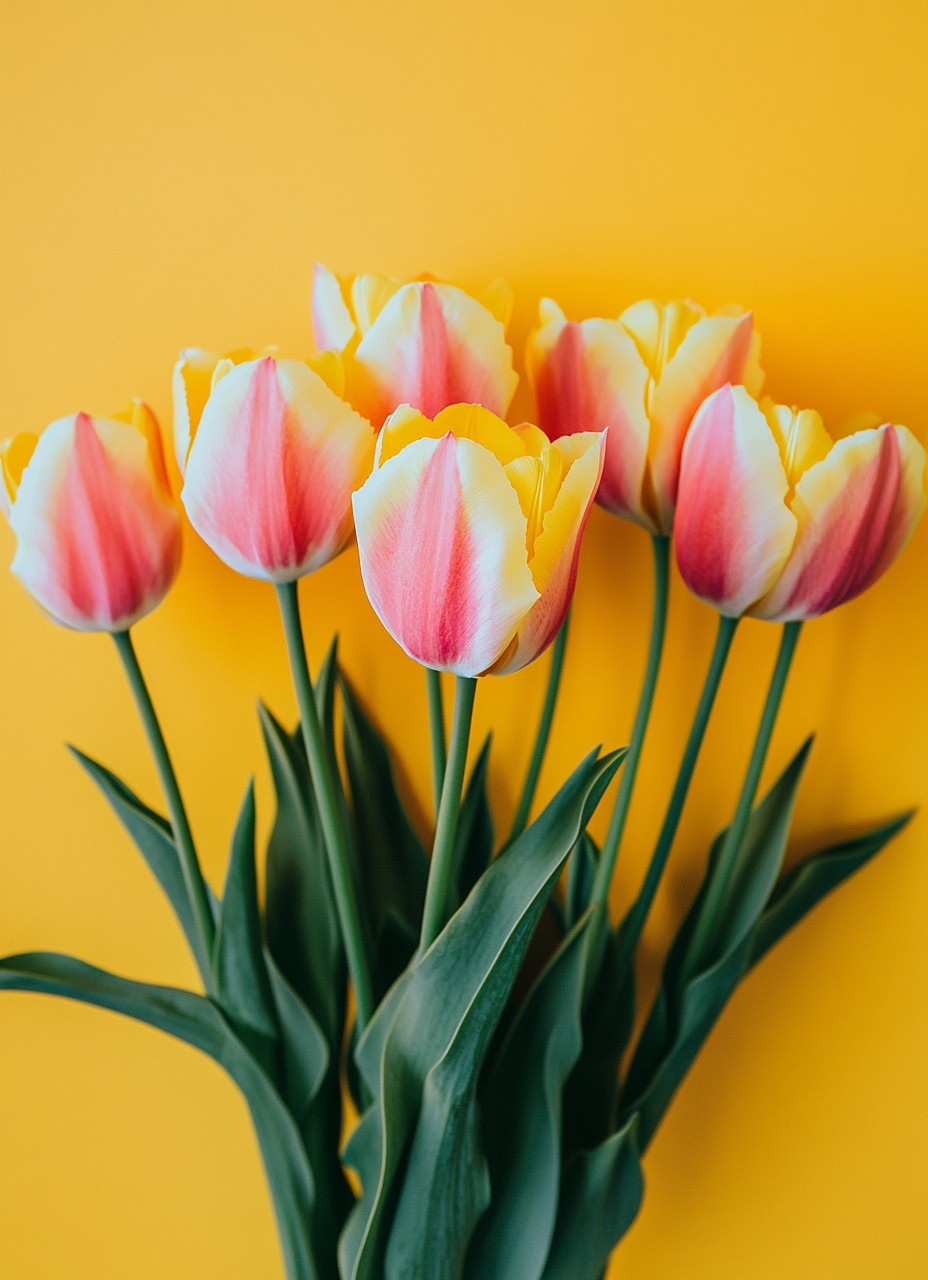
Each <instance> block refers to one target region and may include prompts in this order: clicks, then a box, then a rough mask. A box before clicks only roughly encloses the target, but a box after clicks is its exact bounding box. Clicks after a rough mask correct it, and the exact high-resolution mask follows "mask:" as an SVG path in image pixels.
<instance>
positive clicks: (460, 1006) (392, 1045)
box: [342, 752, 623, 1280]
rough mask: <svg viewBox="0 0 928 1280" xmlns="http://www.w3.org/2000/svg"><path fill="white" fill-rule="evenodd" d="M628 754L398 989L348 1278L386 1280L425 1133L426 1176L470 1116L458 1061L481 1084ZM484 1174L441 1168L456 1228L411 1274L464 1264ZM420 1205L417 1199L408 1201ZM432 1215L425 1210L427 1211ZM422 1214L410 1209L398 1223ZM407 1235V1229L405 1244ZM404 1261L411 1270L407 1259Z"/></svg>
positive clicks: (501, 868)
mask: <svg viewBox="0 0 928 1280" xmlns="http://www.w3.org/2000/svg"><path fill="white" fill-rule="evenodd" d="M622 756H623V753H622V752H615V753H613V754H612V755H610V756H607V757H605V758H604V759H603V760H597V759H596V756H595V753H593V754H591V755H590V756H588V757H587V758H586V759H585V760H584V761H583V762H582V763H581V764H580V766H579V767H578V768H577V769H576V770H575V772H574V773H573V775H572V776H571V777H570V778H569V779H568V780H567V782H566V783H565V784H564V786H563V787H562V788H561V790H560V791H559V792H558V794H557V795H556V796H555V798H554V799H553V800H552V801H551V803H550V804H549V805H548V807H547V808H546V809H545V811H544V812H543V813H542V814H541V816H540V817H539V818H538V819H537V820H536V821H535V822H534V823H533V824H532V826H531V827H530V828H529V829H528V830H527V831H526V832H525V833H524V834H523V835H522V836H521V837H520V838H519V839H518V840H517V841H516V842H515V843H514V844H513V845H512V846H511V847H510V848H509V849H508V850H507V851H506V852H505V854H503V855H501V856H500V857H499V858H497V859H496V861H495V862H493V863H491V864H490V866H489V868H488V869H487V871H486V872H485V873H484V875H483V876H482V877H481V879H480V880H479V881H478V883H477V885H476V886H475V887H474V889H473V890H472V892H471V894H470V895H469V897H468V898H467V901H466V902H465V903H464V905H463V906H462V907H461V908H460V910H459V911H457V912H456V913H455V915H453V916H452V917H451V919H450V920H449V922H448V924H447V925H446V926H445V928H444V929H443V930H442V932H441V934H440V935H439V936H438V938H437V939H436V940H435V942H434V943H433V944H432V946H431V947H430V948H429V950H428V951H427V952H426V953H425V955H424V956H422V957H421V959H419V961H418V963H417V964H416V965H414V966H413V967H412V968H411V969H410V970H408V971H407V973H406V974H405V975H404V976H403V978H402V979H401V980H400V982H398V983H397V984H396V986H395V987H394V988H393V990H392V991H391V992H390V993H389V995H388V997H387V999H386V1000H385V1001H384V1003H383V1005H382V1006H381V1008H380V1009H379V1010H378V1012H377V1014H376V1015H375V1017H374V1019H373V1020H372V1021H371V1023H370V1024H369V1026H368V1028H367V1029H366V1031H365V1034H364V1036H363V1037H362V1039H361V1042H360V1044H359V1046H358V1052H357V1058H358V1063H359V1066H360V1068H361V1071H362V1074H363V1075H364V1077H365V1080H366V1082H367V1084H368V1087H369V1088H370V1090H371V1093H372V1094H373V1096H374V1098H375V1107H376V1108H378V1109H379V1111H380V1115H381V1125H382V1135H381V1136H382V1155H381V1166H380V1175H379V1180H378V1185H377V1187H376V1188H370V1187H367V1186H366V1187H365V1188H364V1198H363V1199H362V1201H361V1202H360V1203H359V1205H358V1206H356V1208H355V1210H354V1211H353V1215H352V1218H353V1221H352V1219H349V1234H350V1238H351V1240H352V1241H354V1240H358V1239H359V1241H360V1243H359V1248H358V1252H357V1255H356V1256H351V1254H350V1253H349V1252H348V1250H347V1249H346V1248H345V1238H343V1245H342V1266H343V1271H344V1273H345V1275H346V1276H350V1277H354V1278H355V1280H367V1278H368V1277H379V1275H380V1272H381V1270H382V1268H383V1266H384V1255H385V1252H386V1245H387V1236H388V1230H389V1227H390V1221H391V1217H392V1216H393V1208H392V1206H393V1204H394V1202H395V1198H396V1196H397V1195H398V1194H399V1192H400V1186H399V1185H398V1181H397V1180H398V1176H399V1173H400V1169H401V1165H402V1162H403V1160H404V1157H405V1156H406V1154H407V1151H408V1150H409V1144H410V1141H411V1140H412V1139H413V1135H414V1134H415V1141H414V1142H413V1149H412V1152H411V1153H410V1155H409V1160H410V1165H412V1164H413V1162H414V1161H415V1162H416V1165H417V1167H422V1168H426V1167H428V1165H429V1163H430V1162H431V1161H434V1157H435V1153H436V1152H438V1151H440V1150H441V1149H442V1143H443V1142H444V1140H445V1139H444V1131H445V1127H446V1126H447V1124H448V1122H449V1121H450V1120H452V1119H454V1120H455V1122H457V1121H458V1120H459V1119H460V1115H461V1113H460V1112H459V1111H457V1110H454V1108H453V1106H452V1105H451V1104H453V1103H454V1102H455V1101H456V1099H455V1095H454V1093H453V1092H452V1093H450V1094H449V1092H448V1086H449V1085H450V1084H452V1083H453V1081H454V1079H455V1078H456V1070H457V1063H456V1061H455V1060H456V1059H457V1058H458V1057H459V1056H460V1060H462V1061H463V1060H464V1059H469V1062H470V1066H469V1068H468V1070H469V1073H470V1076H471V1077H476V1076H477V1074H478V1073H479V1070H480V1066H481V1064H482V1061H483V1056H484V1055H485V1053H486V1048H487V1046H488V1044H489V1040H490V1037H491V1036H492V1033H493V1031H494V1029H495V1027H496V1025H497V1023H498V1020H499V1017H500V1014H501V1013H502V1010H503V1007H504V1005H505V1003H506V999H507V997H508V995H509V992H510V990H511V989H512V983H513V981H514V980H515V976H516V973H517V971H518V968H519V965H520V963H521V961H522V958H523V957H524V955H525V951H526V948H527V946H528V943H529V940H530V938H531V935H532V932H533V930H534V927H535V925H536V924H537V921H538V917H539V915H540V913H541V911H542V909H543V907H544V904H545V901H546V899H547V896H548V894H549V893H550V890H551V887H552V885H553V883H554V881H555V879H556V877H557V875H558V874H559V872H560V869H561V866H562V864H563V861H564V859H565V858H566V856H567V854H568V852H569V851H570V849H571V847H572V846H573V843H574V841H575V840H576V839H577V837H578V836H579V834H580V832H581V831H582V830H583V828H584V827H585V826H586V824H587V822H588V821H589V818H590V816H591V815H592V813H593V811H594V809H595V807H596V805H597V804H598V803H599V800H600V799H601V798H602V794H603V791H604V789H605V787H606V786H607V785H608V783H609V781H610V780H611V778H612V776H613V775H614V773H615V771H616V769H617V768H618V766H619V764H620V762H621V760H622ZM445 1060H447V1065H444V1062H445ZM433 1070H434V1074H433V1075H431V1079H432V1084H431V1086H430V1088H429V1089H428V1090H426V1082H427V1079H428V1078H429V1076H430V1074H431V1073H433ZM443 1117H444V1118H443ZM475 1124H476V1118H475V1116H473V1114H472V1113H469V1120H468V1123H467V1124H464V1125H460V1124H457V1123H456V1130H457V1132H456V1133H454V1134H453V1135H450V1137H451V1141H450V1146H451V1149H454V1150H455V1151H458V1152H462V1153H469V1154H471V1155H473V1153H474V1151H475V1148H476V1142H475V1141H473V1140H472V1139H471V1138H469V1137H468V1136H467V1134H468V1133H469V1132H470V1131H471V1130H472V1129H473V1126H474V1125H475ZM420 1129H421V1134H422V1137H421V1138H420V1136H419V1130H420ZM417 1148H418V1153H417ZM480 1165H481V1162H480V1161H479V1160H474V1159H472V1160H471V1162H470V1163H469V1164H468V1166H467V1167H466V1168H464V1169H461V1170H453V1169H450V1168H448V1167H446V1166H435V1167H436V1172H437V1177H436V1178H433V1179H432V1180H431V1182H430V1183H429V1186H428V1194H429V1197H430V1202H429V1205H428V1212H429V1214H430V1218H431V1220H432V1221H435V1222H441V1223H443V1224H444V1225H443V1230H444V1232H445V1234H444V1236H443V1238H441V1239H434V1238H430V1237H429V1236H428V1233H421V1232H420V1234H419V1244H420V1248H419V1250H418V1252H417V1254H416V1256H415V1257H412V1256H409V1255H408V1254H406V1253H404V1256H403V1258H402V1265H403V1266H404V1267H405V1268H406V1271H405V1272H404V1275H409V1276H410V1277H411V1276H420V1275H421V1276H431V1275H433V1274H434V1275H445V1274H449V1273H448V1272H447V1271H444V1270H442V1269H441V1268H442V1267H447V1266H454V1265H455V1259H456V1258H458V1259H460V1258H461V1257H462V1256H463V1252H464V1249H465V1248H466V1244H467V1240H468V1237H469V1233H470V1231H471V1230H472V1228H473V1226H474V1221H475V1218H474V1215H475V1213H476V1212H477V1210H478V1208H479V1206H480V1204H481V1200H482V1199H484V1198H485V1194H486V1189H485V1186H484V1187H483V1188H482V1187H481V1182H482V1176H483V1177H485V1170H482V1169H481V1167H480ZM452 1175H454V1176H452ZM481 1175H482V1176H481ZM465 1182H466V1185H465ZM413 1199H414V1197H413V1196H410V1199H409V1201H408V1202H407V1203H410V1204H412V1203H413ZM421 1203H422V1202H421V1201H420V1204H421ZM425 1210H426V1206H424V1205H423V1206H422V1213H424V1212H425ZM410 1211H411V1210H407V1209H405V1208H404V1207H403V1204H402V1200H401V1202H400V1205H399V1207H398V1209H397V1213H396V1221H397V1224H398V1223H399V1222H400V1221H401V1220H403V1219H404V1218H405V1216H406V1214H407V1213H408V1212H410ZM359 1218H360V1219H363V1221H364V1229H363V1232H362V1231H360V1230H359V1229H358V1221H357V1220H358V1219H359ZM401 1238H402V1237H401V1233H400V1231H399V1227H398V1226H397V1229H396V1231H395V1233H394V1239H395V1240H397V1241H400V1240H401ZM403 1243H404V1245H405V1244H406V1243H408V1244H409V1245H410V1246H412V1245H414V1244H415V1241H414V1240H412V1239H410V1238H409V1236H408V1234H407V1235H406V1239H405V1241H403ZM396 1247H397V1248H399V1247H400V1245H399V1244H397V1246H396ZM393 1261H394V1263H395V1264H397V1265H399V1263H400V1259H399V1258H398V1257H396V1255H393Z"/></svg>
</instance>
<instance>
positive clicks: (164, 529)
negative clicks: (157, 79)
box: [0, 400, 181, 631]
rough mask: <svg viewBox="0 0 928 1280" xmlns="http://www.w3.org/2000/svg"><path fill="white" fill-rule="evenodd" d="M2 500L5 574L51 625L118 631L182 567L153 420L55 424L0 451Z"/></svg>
mask: <svg viewBox="0 0 928 1280" xmlns="http://www.w3.org/2000/svg"><path fill="white" fill-rule="evenodd" d="M0 460H2V468H3V477H2V479H3V484H2V486H0V500H2V505H3V509H4V511H5V512H6V515H7V517H8V519H9V522H10V526H11V528H12V529H13V532H14V533H15V534H16V554H15V555H14V557H13V563H12V565H11V566H10V567H11V569H12V571H13V573H15V574H16V576H17V577H18V578H19V580H20V581H21V582H22V584H23V586H24V587H25V588H26V590H27V591H28V592H29V593H30V594H31V595H32V596H33V597H34V598H35V600H36V601H37V602H38V604H39V605H40V606H41V607H42V608H43V609H44V610H45V612H46V613H48V614H49V615H50V616H51V617H52V618H53V619H54V621H56V622H58V623H60V624H61V625H62V626H66V627H73V628H75V629H77V630H79V631H125V630H126V629H127V628H129V627H130V626H132V624H133V623H135V622H137V621H138V620H139V618H143V617H144V616H145V614H147V613H150V612H151V610H152V609H154V608H155V606H156V605H157V604H159V603H160V601H161V600H162V598H163V597H164V595H165V593H166V592H167V590H168V588H169V587H170V586H171V583H172V582H173V581H174V579H175V577H176V576H177V570H178V568H179V567H180V555H181V530H180V518H179V516H178V512H177V508H176V506H175V505H174V500H173V498H172V497H171V491H170V488H169V486H168V481H167V475H166V472H165V466H164V454H163V452H162V446H161V436H160V432H159V430H158V423H157V422H156V420H155V417H154V414H153V413H152V412H151V410H150V409H149V408H148V406H147V405H145V404H143V403H142V402H141V401H140V400H135V401H133V402H132V404H131V405H130V406H129V408H128V409H127V410H126V411H125V412H124V413H122V414H117V415H115V416H114V417H112V418H97V417H93V418H92V417H89V416H88V415H87V414H86V413H77V414H72V415H71V416H70V417H68V418H59V419H58V421H57V422H53V423H52V424H51V425H50V426H49V427H46V429H45V431H43V432H42V434H41V435H40V436H38V437H36V436H34V435H29V434H26V433H24V434H21V435H18V436H14V437H13V438H12V439H11V440H6V441H4V442H3V444H2V445H0Z"/></svg>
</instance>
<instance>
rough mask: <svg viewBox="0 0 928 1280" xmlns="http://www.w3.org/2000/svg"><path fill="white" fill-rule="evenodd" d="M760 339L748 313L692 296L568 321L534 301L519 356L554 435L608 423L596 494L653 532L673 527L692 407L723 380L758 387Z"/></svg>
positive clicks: (544, 424) (543, 421)
mask: <svg viewBox="0 0 928 1280" xmlns="http://www.w3.org/2000/svg"><path fill="white" fill-rule="evenodd" d="M759 359H760V339H759V337H758V335H757V334H756V333H755V332H754V330H753V320H752V317H751V315H750V313H746V312H743V311H741V310H740V309H739V308H734V307H733V308H726V309H724V310H722V311H718V312H716V313H715V314H714V315H707V313H706V312H705V310H704V309H703V308H702V307H700V306H698V305H697V304H696V303H694V302H669V303H667V304H663V303H660V302H651V301H645V302H637V303H635V305H634V306H631V307H629V308H628V309H627V310H626V311H623V312H622V314H621V316H619V318H618V320H599V319H594V320H583V321H580V322H579V323H578V322H575V321H568V320H567V319H566V318H565V316H564V313H563V312H562V311H561V309H560V307H559V306H558V305H557V303H555V302H552V301H551V300H550V299H549V298H545V299H543V300H542V302H541V304H540V306H539V324H538V327H537V328H536V329H535V330H534V331H533V332H532V333H531V334H530V335H529V338H528V343H527V346H526V355H525V362H526V368H527V371H528V376H529V381H530V383H531V385H532V387H533V389H534V392H535V398H536V401H537V404H538V421H539V424H540V425H541V428H542V430H543V431H545V432H546V433H547V434H548V436H549V437H550V438H551V439H552V440H555V439H559V438H561V437H562V436H565V435H570V434H572V433H573V432H575V431H605V430H608V433H609V435H608V443H607V445H606V461H605V466H604V467H603V478H602V483H601V484H600V488H599V493H598V494H597V497H596V501H597V502H598V503H599V505H600V506H602V507H605V509H606V510H607V511H611V512H612V513H613V515H617V516H622V517H623V518H624V519H626V520H633V521H634V522H635V523H636V524H639V525H641V526H642V527H643V528H645V529H647V530H648V532H649V533H652V534H669V533H671V532H672V530H673V520H674V509H675V507H676V501H677V482H678V477H679V471H680V453H681V450H682V448H683V441H684V439H685V438H686V432H687V430H688V428H689V425H690V422H691V421H692V418H693V414H694V413H695V412H696V410H697V409H698V408H699V405H700V404H701V403H702V401H703V400H704V399H705V398H706V396H707V395H709V394H710V392H712V391H715V390H716V388H718V387H720V386H722V385H723V384H724V383H726V382H733V383H744V385H745V386H746V387H747V388H748V390H749V391H750V392H751V393H752V394H754V395H756V394H757V393H758V392H759V391H760V388H761V386H762V384H763V373H762V372H761V369H760V364H759Z"/></svg>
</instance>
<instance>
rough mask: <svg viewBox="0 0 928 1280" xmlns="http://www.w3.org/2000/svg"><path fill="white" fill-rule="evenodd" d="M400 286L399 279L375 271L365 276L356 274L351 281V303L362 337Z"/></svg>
mask: <svg viewBox="0 0 928 1280" xmlns="http://www.w3.org/2000/svg"><path fill="white" fill-rule="evenodd" d="M399 287H400V284H399V281H398V280H391V279H390V277H389V276H381V275H377V273H376V272H373V271H369V272H368V273H367V274H366V275H363V276H355V278H354V280H353V281H352V282H351V305H352V308H353V309H354V315H355V320H356V321H357V324H358V329H359V330H360V333H361V336H362V337H363V336H364V334H365V333H367V331H368V329H369V328H370V327H371V325H372V324H373V323H374V321H375V320H376V319H377V317H378V316H379V315H380V313H381V311H383V309H384V307H385V306H386V305H387V303H388V302H389V301H390V299H391V298H392V297H393V295H394V293H396V291H397V289H399Z"/></svg>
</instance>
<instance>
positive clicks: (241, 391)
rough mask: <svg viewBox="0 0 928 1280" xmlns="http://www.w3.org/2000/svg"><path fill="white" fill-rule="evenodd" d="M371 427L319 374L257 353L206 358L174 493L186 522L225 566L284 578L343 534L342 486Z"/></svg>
mask: <svg viewBox="0 0 928 1280" xmlns="http://www.w3.org/2000/svg"><path fill="white" fill-rule="evenodd" d="M373 453H374V432H373V430H372V429H371V426H370V423H369V422H366V421H365V420H364V419H363V418H362V417H360V415H359V414H357V413H355V412H354V410H353V409H352V408H351V407H350V406H349V405H347V404H346V403H345V402H344V401H343V400H341V399H340V398H339V397H338V396H337V395H336V394H335V392H334V391H333V390H332V389H331V387H330V386H329V385H327V383H326V381H325V380H324V379H323V377H321V376H320V374H319V373H317V372H314V370H313V369H311V368H310V367H309V365H308V364H305V363H303V362H302V361H299V360H278V359H275V358H273V357H272V356H264V357H262V358H261V359H257V360H246V361H244V362H242V363H239V364H236V363H235V362H234V361H233V360H232V359H231V358H227V359H226V360H224V361H220V362H219V363H217V364H216V366H215V369H214V372H213V373H212V375H211V390H210V394H209V397H208V399H207V400H206V402H205V404H204V406H203V408H202V412H201V413H200V415H199V420H198V422H197V425H196V428H195V431H194V434H193V439H192V442H191V444H190V449H189V453H188V455H187V457H186V460H185V461H186V475H185V481H184V488H183V491H182V493H181V498H182V500H183V503H184V506H185V508H186V510H187V514H188V516H189V517H190V523H191V524H192V525H193V527H194V528H195V529H196V531H197V533H199V535H200V537H201V538H203V540H204V541H205V542H206V543H207V544H208V545H209V546H210V547H212V549H213V550H214V551H215V552H216V554H217V555H218V556H219V558H220V559H221V560H224V561H225V563H226V564H228V565H229V566H230V567H231V568H233V569H235V570H237V571H238V572H239V573H242V574H245V575H246V576H248V577H250V578H262V579H265V580H267V581H271V582H277V583H283V582H293V581H295V580H296V579H297V578H301V577H303V576H304V575H305V574H308V573H312V572H314V570H316V569H319V568H321V567H322V565H324V564H326V563H327V562H328V561H329V560H332V559H333V558H334V557H335V556H337V555H338V554H339V552H340V551H342V550H343V549H344V548H345V546H346V545H347V544H348V542H349V541H350V539H351V535H352V521H351V493H352V490H353V489H356V488H357V487H358V485H360V484H361V483H362V482H363V481H364V479H365V478H366V476H367V475H368V473H369V471H370V468H371V460H372V458H373Z"/></svg>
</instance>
